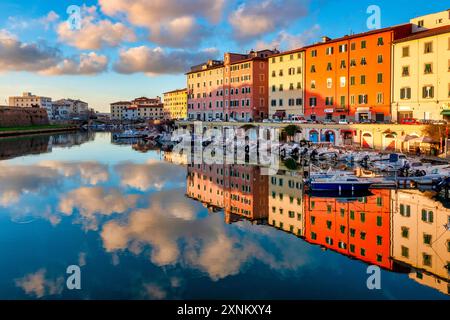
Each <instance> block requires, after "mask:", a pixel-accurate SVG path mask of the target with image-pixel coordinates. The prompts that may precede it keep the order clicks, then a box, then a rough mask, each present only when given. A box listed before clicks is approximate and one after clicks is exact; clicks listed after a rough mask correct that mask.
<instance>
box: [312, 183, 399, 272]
mask: <svg viewBox="0 0 450 320" xmlns="http://www.w3.org/2000/svg"><path fill="white" fill-rule="evenodd" d="M373 193H374V195H373V196H370V197H364V198H359V199H353V200H342V199H339V198H319V197H310V196H308V195H307V196H305V201H304V205H305V209H304V210H305V222H306V223H305V239H306V241H308V242H310V243H313V244H318V245H321V246H323V247H324V248H327V249H331V250H333V251H336V252H339V253H341V254H344V255H346V256H350V257H354V258H356V259H358V260H361V261H364V262H366V263H370V264H375V265H378V266H380V267H383V268H385V269H393V264H392V261H391V259H390V249H391V235H390V213H391V210H390V209H391V203H390V191H389V190H374V192H373Z"/></svg>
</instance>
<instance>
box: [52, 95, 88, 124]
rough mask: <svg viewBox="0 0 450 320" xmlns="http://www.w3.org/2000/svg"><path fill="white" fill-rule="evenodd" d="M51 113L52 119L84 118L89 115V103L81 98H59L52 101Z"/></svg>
mask: <svg viewBox="0 0 450 320" xmlns="http://www.w3.org/2000/svg"><path fill="white" fill-rule="evenodd" d="M52 113H53V118H54V119H60V120H68V119H74V118H79V119H85V118H87V117H88V115H89V105H88V104H87V103H86V102H84V101H81V100H73V99H61V100H58V101H55V102H53V108H52Z"/></svg>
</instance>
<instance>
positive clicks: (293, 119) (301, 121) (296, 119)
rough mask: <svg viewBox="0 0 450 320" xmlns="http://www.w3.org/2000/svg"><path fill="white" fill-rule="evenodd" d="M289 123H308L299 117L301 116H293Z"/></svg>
mask: <svg viewBox="0 0 450 320" xmlns="http://www.w3.org/2000/svg"><path fill="white" fill-rule="evenodd" d="M291 121H292V122H294V123H300V124H302V123H308V121H307V120H306V119H305V118H304V117H301V116H293V117H292V118H291Z"/></svg>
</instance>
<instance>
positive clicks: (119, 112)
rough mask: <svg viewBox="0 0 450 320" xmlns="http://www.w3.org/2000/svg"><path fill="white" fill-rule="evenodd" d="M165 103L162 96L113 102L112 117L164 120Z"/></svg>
mask: <svg viewBox="0 0 450 320" xmlns="http://www.w3.org/2000/svg"><path fill="white" fill-rule="evenodd" d="M164 118H165V113H164V105H163V103H162V102H161V98H160V97H156V98H152V99H149V98H146V97H141V98H137V99H134V100H133V101H120V102H114V103H111V119H112V120H119V121H137V120H163V119H164Z"/></svg>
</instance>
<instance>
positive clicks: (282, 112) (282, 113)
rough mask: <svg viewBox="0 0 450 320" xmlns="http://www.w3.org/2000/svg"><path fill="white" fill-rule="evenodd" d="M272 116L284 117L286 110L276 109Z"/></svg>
mask: <svg viewBox="0 0 450 320" xmlns="http://www.w3.org/2000/svg"><path fill="white" fill-rule="evenodd" d="M273 117H274V118H284V117H286V111H277V112H275V113H274V114H273Z"/></svg>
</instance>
